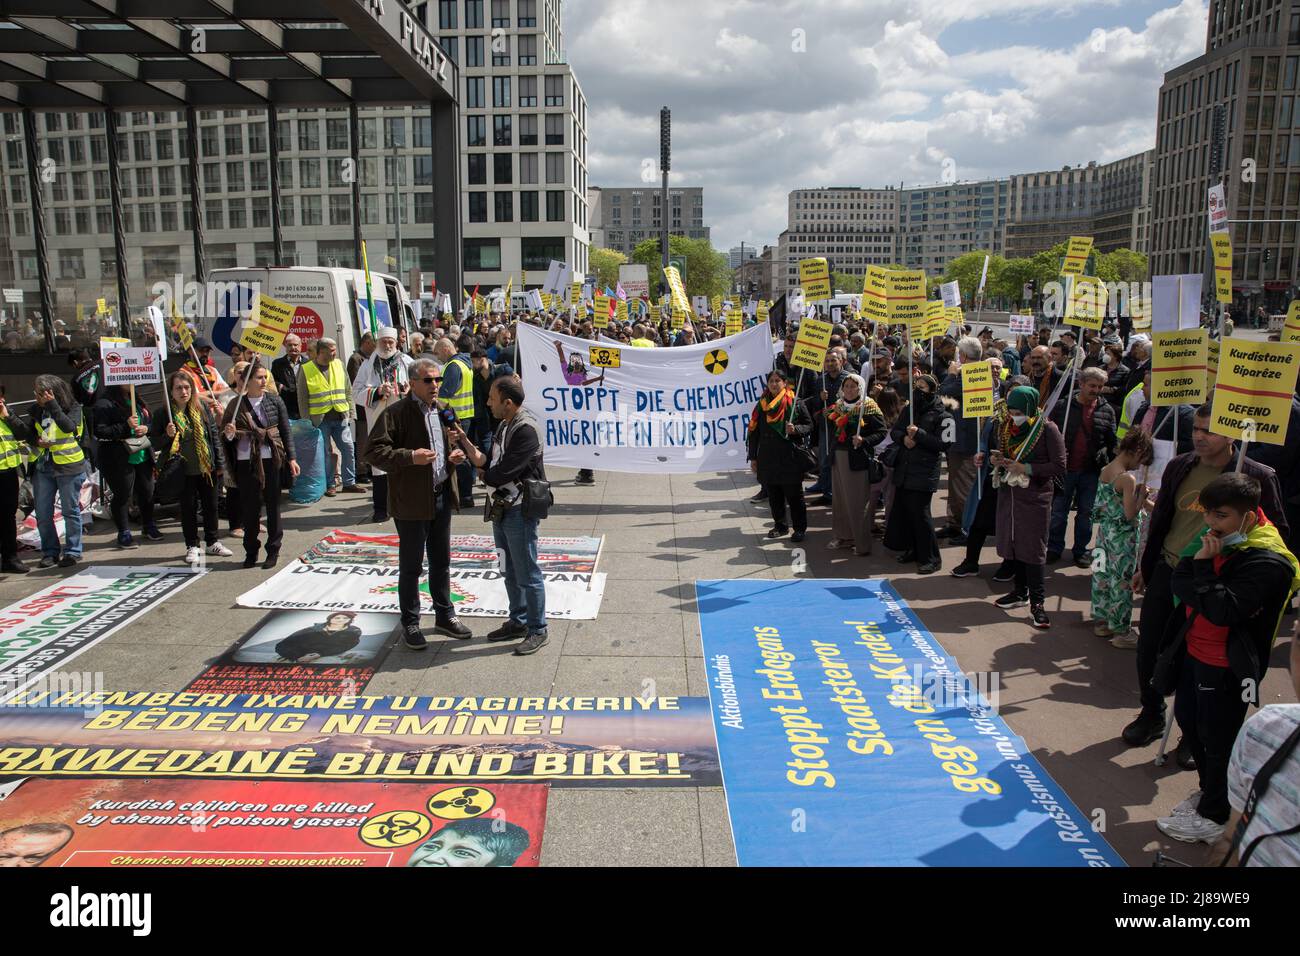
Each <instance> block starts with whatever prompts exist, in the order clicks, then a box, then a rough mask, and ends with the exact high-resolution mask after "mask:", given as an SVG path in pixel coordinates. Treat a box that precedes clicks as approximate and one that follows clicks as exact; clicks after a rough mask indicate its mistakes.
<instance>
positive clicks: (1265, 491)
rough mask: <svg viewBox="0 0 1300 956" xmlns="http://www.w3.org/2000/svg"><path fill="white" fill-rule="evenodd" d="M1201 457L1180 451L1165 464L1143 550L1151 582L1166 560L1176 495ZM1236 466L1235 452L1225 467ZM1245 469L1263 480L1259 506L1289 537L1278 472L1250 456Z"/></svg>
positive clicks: (1143, 565) (1144, 569)
mask: <svg viewBox="0 0 1300 956" xmlns="http://www.w3.org/2000/svg"><path fill="white" fill-rule="evenodd" d="M1197 461H1198V459H1197V457H1196V454H1195V453H1194V452H1189V453H1188V454H1186V455H1179V456H1177V457H1176V458H1174V459H1172V460H1171V461H1170V462H1169V464H1168V465H1166V466H1165V473H1164V474H1163V475H1162V476H1161V477H1160V493H1159V494H1158V495H1157V496H1156V508H1155V511H1153V512H1152V513H1151V525H1150V528H1151V530H1150V533H1149V534H1148V536H1147V546H1146V548H1144V549H1143V551H1142V560H1141V566H1140V567H1141V571H1142V577H1143V578H1144V579H1145V580H1147V581H1148V582H1149V581H1150V580H1151V575H1152V574H1153V573H1154V571H1155V568H1156V562H1157V561H1161V560H1163V559H1162V558H1161V556H1160V554H1161V549H1162V548H1163V547H1164V543H1165V535H1167V534H1168V533H1169V528H1170V526H1171V525H1172V524H1173V521H1174V511H1175V510H1176V505H1175V501H1174V499H1175V498H1177V497H1178V486H1179V485H1181V484H1182V483H1183V481H1184V479H1186V478H1187V476H1188V474H1190V473H1191V470H1192V469H1193V468H1195V467H1196V464H1197ZM1235 467H1236V457H1235V456H1234V457H1233V459H1232V460H1231V461H1229V462H1228V463H1227V464H1226V465H1224V466H1223V471H1224V472H1225V473H1226V472H1229V471H1232V470H1233V469H1234V468H1235ZM1241 472H1242V474H1244V475H1250V476H1251V477H1252V478H1254V479H1255V480H1256V481H1258V482H1259V506H1260V507H1261V508H1263V509H1264V514H1266V515H1268V520H1269V521H1271V522H1273V524H1275V525H1277V531H1278V534H1280V535H1281V536H1282V537H1283V538H1284V539H1285V538H1286V536H1287V531H1288V528H1287V523H1286V514H1285V512H1284V511H1283V510H1282V495H1281V492H1280V490H1279V489H1278V484H1277V475H1276V474H1274V472H1273V469H1272V468H1270V467H1268V466H1267V465H1261V464H1260V463H1259V462H1257V461H1253V460H1252V459H1250V458H1245V459H1242V462H1241Z"/></svg>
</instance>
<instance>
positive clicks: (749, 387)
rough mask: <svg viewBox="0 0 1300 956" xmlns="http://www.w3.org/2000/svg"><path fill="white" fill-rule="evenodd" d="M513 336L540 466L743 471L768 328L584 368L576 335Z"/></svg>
mask: <svg viewBox="0 0 1300 956" xmlns="http://www.w3.org/2000/svg"><path fill="white" fill-rule="evenodd" d="M518 334H519V360H520V368H521V370H522V372H523V377H524V381H525V382H526V383H527V385H526V390H527V399H526V400H525V405H526V406H527V407H528V408H529V409H531V410H532V412H533V414H534V415H535V416H536V417H537V420H538V422H539V424H540V426H541V429H542V433H543V439H544V442H545V449H546V461H547V462H548V463H549V464H555V465H562V466H564V467H568V468H595V469H600V470H602V471H623V472H637V473H645V474H663V473H666V472H675V473H679V474H691V473H696V472H705V471H731V470H738V469H742V468H745V467H747V466H746V464H745V452H746V447H745V446H746V439H747V435H748V432H747V429H748V425H749V415H750V412H751V411H752V410H753V408H754V405H755V404H756V403H757V401H758V399H759V397H760V396H761V395H762V393H763V388H764V386H765V384H766V379H767V374H768V372H770V371H771V370H772V343H771V339H770V338H769V336H768V329H767V326H754V327H753V328H751V329H746V330H745V331H744V332H741V333H740V334H739V335H733V336H730V337H727V338H723V339H717V340H715V341H712V342H708V343H700V344H697V345H685V346H681V347H678V348H656V349H624V350H622V361H621V364H620V367H619V368H610V369H594V368H591V367H589V365H588V363H587V357H588V349H589V348H590V346H591V343H590V342H589V341H587V340H585V339H577V338H572V337H570V336H567V335H561V334H559V333H556V332H548V331H544V330H542V329H539V328H535V327H533V326H529V325H521V326H519V332H518ZM548 612H549V608H548Z"/></svg>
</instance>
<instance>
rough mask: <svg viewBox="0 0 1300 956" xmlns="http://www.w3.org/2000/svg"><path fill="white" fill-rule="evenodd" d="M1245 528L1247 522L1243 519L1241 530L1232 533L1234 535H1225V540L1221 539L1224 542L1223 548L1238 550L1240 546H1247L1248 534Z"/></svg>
mask: <svg viewBox="0 0 1300 956" xmlns="http://www.w3.org/2000/svg"><path fill="white" fill-rule="evenodd" d="M1245 527H1246V520H1245V519H1244V518H1243V519H1242V521H1241V528H1238V529H1237V530H1236V531H1234V532H1232V534H1225V535H1224V536H1223V538H1222V539H1221V540H1222V542H1223V546H1224V547H1225V548H1236V547H1239V546H1240V545H1243V544H1245V543H1246V533H1245V531H1244V530H1242V529H1244V528H1245Z"/></svg>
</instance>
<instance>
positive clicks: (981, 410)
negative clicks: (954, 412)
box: [961, 361, 993, 418]
mask: <svg viewBox="0 0 1300 956" xmlns="http://www.w3.org/2000/svg"><path fill="white" fill-rule="evenodd" d="M992 414H993V366H992V365H990V364H989V363H988V362H987V361H984V362H971V363H969V364H966V363H963V364H962V366H961V417H962V418H984V417H986V416H988V415H992Z"/></svg>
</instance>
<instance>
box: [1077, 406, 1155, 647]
mask: <svg viewBox="0 0 1300 956" xmlns="http://www.w3.org/2000/svg"><path fill="white" fill-rule="evenodd" d="M1154 457H1155V456H1154V451H1153V445H1152V443H1151V436H1150V435H1149V434H1147V433H1146V432H1145V431H1143V430H1142V429H1140V428H1134V429H1131V430H1130V431H1129V432H1128V434H1126V435H1125V436H1124V438H1123V439H1122V440H1121V441H1120V443H1119V449H1118V450H1117V452H1116V454H1115V459H1114V460H1113V461H1112V462H1111V463H1110V464H1108V465H1107V466H1106V467H1105V468H1103V469H1102V471H1101V480H1100V482H1099V484H1098V487H1097V501H1096V504H1094V505H1093V509H1092V520H1093V524H1094V526H1095V527H1096V529H1097V544H1096V545H1095V547H1094V550H1093V562H1092V621H1093V633H1094V634H1096V635H1097V636H1098V637H1109V638H1112V641H1111V643H1113V644H1114V645H1115V646H1116V647H1133V646H1136V643H1137V641H1136V639H1135V638H1133V637H1132V635H1130V634H1129V628H1130V625H1131V624H1132V621H1133V592H1132V591H1131V590H1130V589H1129V581H1130V580H1131V579H1132V577H1133V572H1134V571H1135V570H1136V569H1137V557H1138V532H1139V529H1140V528H1141V525H1142V503H1143V500H1144V499H1145V498H1146V484H1145V477H1146V474H1145V473H1146V469H1147V467H1148V466H1149V465H1150V464H1151V462H1152V461H1153V460H1154ZM1137 469H1141V471H1142V473H1143V474H1142V478H1143V479H1144V480H1142V481H1139V480H1138V477H1137V475H1135V474H1134V471H1135V470H1137Z"/></svg>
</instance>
